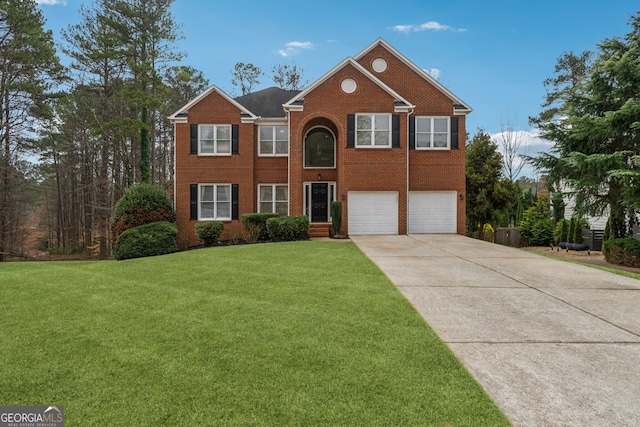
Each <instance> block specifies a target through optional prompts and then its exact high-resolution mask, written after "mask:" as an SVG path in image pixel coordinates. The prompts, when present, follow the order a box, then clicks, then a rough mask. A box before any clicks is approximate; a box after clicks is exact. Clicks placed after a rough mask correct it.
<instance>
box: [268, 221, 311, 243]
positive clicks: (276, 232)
mask: <svg viewBox="0 0 640 427" xmlns="http://www.w3.org/2000/svg"><path fill="white" fill-rule="evenodd" d="M267 230H268V231H269V237H270V238H271V240H273V241H275V242H286V241H291V240H307V239H309V217H308V216H306V215H298V216H283V217H279V218H270V219H269V220H267Z"/></svg>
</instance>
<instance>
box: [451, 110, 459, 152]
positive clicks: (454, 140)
mask: <svg viewBox="0 0 640 427" xmlns="http://www.w3.org/2000/svg"><path fill="white" fill-rule="evenodd" d="M451 149H452V150H457V149H458V118H457V117H451Z"/></svg>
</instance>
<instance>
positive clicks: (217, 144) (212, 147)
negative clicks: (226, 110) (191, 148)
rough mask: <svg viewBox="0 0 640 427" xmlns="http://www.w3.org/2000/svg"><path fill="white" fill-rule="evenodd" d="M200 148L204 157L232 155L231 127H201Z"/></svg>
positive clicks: (199, 130) (199, 135) (199, 127)
mask: <svg viewBox="0 0 640 427" xmlns="http://www.w3.org/2000/svg"><path fill="white" fill-rule="evenodd" d="M198 148H199V153H198V154H202V155H211V156H216V155H217V156H224V155H231V125H199V126H198Z"/></svg>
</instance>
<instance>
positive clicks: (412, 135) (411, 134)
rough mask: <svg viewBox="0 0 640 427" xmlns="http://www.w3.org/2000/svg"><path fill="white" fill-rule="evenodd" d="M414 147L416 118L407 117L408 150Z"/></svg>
mask: <svg viewBox="0 0 640 427" xmlns="http://www.w3.org/2000/svg"><path fill="white" fill-rule="evenodd" d="M415 149H416V118H415V117H409V150H415Z"/></svg>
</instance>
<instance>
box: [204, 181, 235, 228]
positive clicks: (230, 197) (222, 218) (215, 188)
mask: <svg viewBox="0 0 640 427" xmlns="http://www.w3.org/2000/svg"><path fill="white" fill-rule="evenodd" d="M202 187H213V194H214V200H213V212H214V215H215V214H217V213H218V200H217V199H215V197H217V195H218V187H229V202H228V203H229V216H228V217H217V216H215V217H213V218H203V217H202V199H201V197H202ZM206 203H211V202H209V201H207V202H206ZM224 203H227V202H224ZM232 211H233V187H232V185H231V184H198V221H231V216H232V215H233V213H232Z"/></svg>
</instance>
